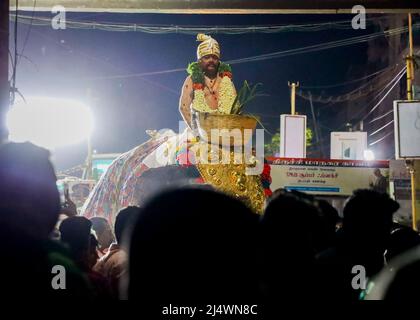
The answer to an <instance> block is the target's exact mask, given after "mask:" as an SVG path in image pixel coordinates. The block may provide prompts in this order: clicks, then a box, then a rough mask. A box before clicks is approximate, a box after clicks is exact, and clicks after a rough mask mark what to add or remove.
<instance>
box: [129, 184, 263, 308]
mask: <svg viewBox="0 0 420 320" xmlns="http://www.w3.org/2000/svg"><path fill="white" fill-rule="evenodd" d="M257 226H258V215H256V214H254V213H253V212H252V211H250V209H248V208H247V207H246V206H245V205H244V204H243V203H242V202H240V201H239V200H236V199H233V198H230V197H229V196H227V195H225V194H221V193H218V192H215V191H210V190H205V189H201V188H198V187H196V188H192V187H189V188H182V189H178V190H172V191H166V192H164V193H162V194H159V195H157V196H156V197H154V198H153V199H151V200H150V201H149V202H148V203H146V204H145V206H144V207H142V208H141V212H140V214H139V216H138V219H137V220H136V223H135V225H134V229H133V231H132V233H131V237H130V244H129V245H130V249H129V272H128V277H127V278H126V279H125V281H124V282H125V290H124V293H125V295H124V298H129V299H131V300H139V301H141V302H143V303H144V305H147V303H146V302H147V301H151V302H163V301H166V302H169V301H189V302H191V303H193V302H202V303H203V302H205V301H215V300H217V301H231V302H232V301H234V300H235V301H236V300H237V301H245V300H244V299H246V300H247V301H253V298H254V297H255V296H256V295H257V287H258V285H257V276H258V274H259V272H261V270H258V269H257V268H256V244H257V243H258V242H259V241H260V239H259V238H258V234H257V230H258V229H257Z"/></svg>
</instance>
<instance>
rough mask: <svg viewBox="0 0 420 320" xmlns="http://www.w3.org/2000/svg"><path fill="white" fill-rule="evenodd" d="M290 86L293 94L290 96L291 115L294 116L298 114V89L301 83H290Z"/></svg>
mask: <svg viewBox="0 0 420 320" xmlns="http://www.w3.org/2000/svg"><path fill="white" fill-rule="evenodd" d="M288 84H289V88H291V89H292V92H291V94H290V106H291V112H290V114H291V115H292V116H294V115H295V114H296V88H298V87H299V82H298V83H294V82H293V83H290V82H289V83H288Z"/></svg>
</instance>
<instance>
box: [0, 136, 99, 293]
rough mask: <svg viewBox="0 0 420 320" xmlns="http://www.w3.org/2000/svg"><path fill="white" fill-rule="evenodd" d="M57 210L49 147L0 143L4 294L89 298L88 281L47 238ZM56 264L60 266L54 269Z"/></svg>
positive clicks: (56, 215) (68, 258) (0, 209)
mask: <svg viewBox="0 0 420 320" xmlns="http://www.w3.org/2000/svg"><path fill="white" fill-rule="evenodd" d="M59 212H60V198H59V193H58V190H57V186H56V176H55V173H54V170H53V167H52V165H51V163H50V161H49V152H48V151H47V150H45V149H42V148H39V147H36V146H35V145H33V144H31V143H4V144H2V145H0V241H1V243H3V244H5V246H3V250H2V259H3V261H4V262H7V263H2V264H1V266H0V272H1V274H2V275H4V277H3V279H2V289H3V290H4V292H7V295H8V296H10V297H20V298H22V297H23V298H33V297H37V298H69V297H73V298H75V297H77V298H80V299H90V298H92V292H91V290H90V289H89V282H88V281H87V279H86V278H85V277H84V274H83V273H82V272H81V270H80V268H78V267H77V265H76V264H75V263H74V262H73V261H72V260H71V258H70V256H69V254H68V252H67V250H66V249H65V248H64V247H62V246H60V245H59V244H58V243H56V242H54V241H52V240H50V239H49V236H50V234H51V233H52V231H53V229H54V226H55V224H56V222H57V219H58V215H59ZM56 266H61V267H63V268H64V270H63V269H60V271H54V270H55V269H54V268H55V267H56ZM63 272H65V274H63ZM63 276H65V280H64V279H63Z"/></svg>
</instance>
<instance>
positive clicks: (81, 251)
mask: <svg viewBox="0 0 420 320" xmlns="http://www.w3.org/2000/svg"><path fill="white" fill-rule="evenodd" d="M91 228H92V222H91V221H90V220H89V219H87V218H85V217H81V216H73V217H69V218H67V219H65V220H63V222H62V223H61V224H60V234H61V241H62V242H63V243H65V244H66V245H67V246H68V248H69V250H70V252H71V256H72V258H73V260H74V261H75V262H76V263H77V265H78V266H79V267H80V268H81V269H82V270H83V271H84V272H85V273H86V274H87V276H88V278H89V280H90V282H91V284H92V286H93V289H94V292H95V294H96V298H108V295H109V288H108V285H107V281H106V279H105V278H104V277H103V276H102V275H101V274H100V273H98V272H96V271H94V270H93V266H94V265H95V264H96V263H97V261H98V258H99V257H98V253H97V248H98V241H97V239H96V237H95V236H94V235H93V234H92V232H91Z"/></svg>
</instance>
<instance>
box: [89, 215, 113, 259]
mask: <svg viewBox="0 0 420 320" xmlns="http://www.w3.org/2000/svg"><path fill="white" fill-rule="evenodd" d="M90 221H91V222H92V229H93V230H94V231H95V233H96V237H97V239H98V242H99V250H98V251H99V255H100V257H102V256H103V255H105V254H106V252H107V251H108V249H109V246H110V245H111V244H112V243H113V242H114V234H113V233H112V229H111V226H110V225H109V223H108V220H107V219H105V218H103V217H92V218H90Z"/></svg>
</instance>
